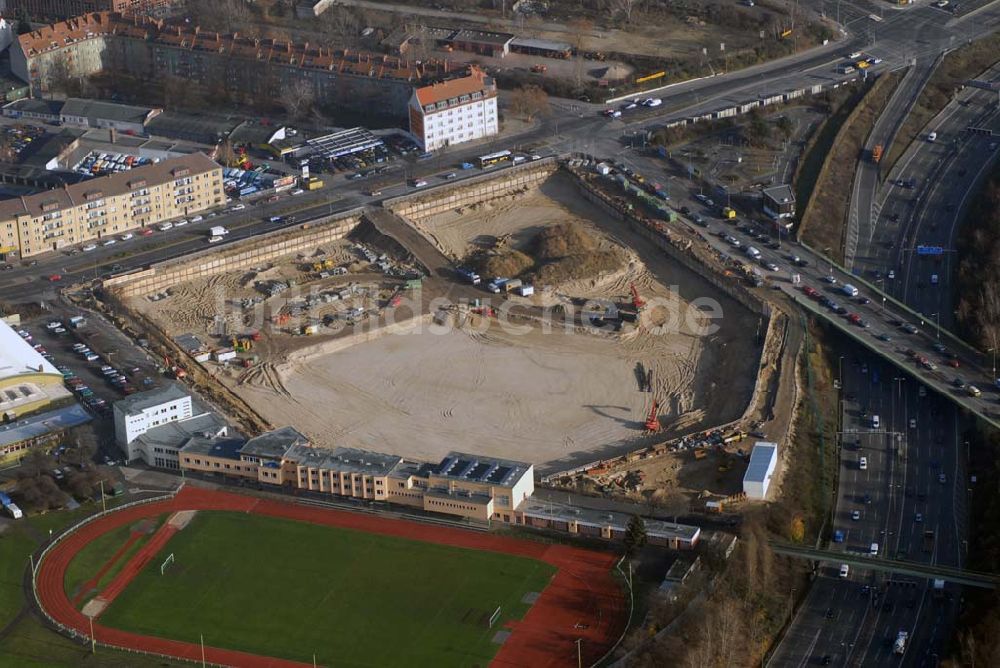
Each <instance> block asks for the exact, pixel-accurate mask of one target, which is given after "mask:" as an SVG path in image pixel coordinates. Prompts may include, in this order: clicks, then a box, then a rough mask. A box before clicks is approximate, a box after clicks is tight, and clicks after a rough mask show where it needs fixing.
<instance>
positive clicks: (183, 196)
mask: <svg viewBox="0 0 1000 668" xmlns="http://www.w3.org/2000/svg"><path fill="white" fill-rule="evenodd" d="M224 203H225V193H224V192H223V187H222V167H220V166H219V165H218V164H217V163H216V162H215V161H213V160H212V159H211V158H209V157H208V156H206V155H205V154H204V153H192V154H191V155H185V156H181V157H178V158H169V159H166V160H162V161H160V162H158V163H155V164H151V165H144V166H142V167H137V168H135V169H133V170H130V171H127V172H118V173H115V174H111V175H109V176H103V177H99V178H95V179H90V180H88V181H83V182H81V183H75V184H72V185H67V186H64V187H62V188H55V189H52V190H49V191H46V192H43V193H38V194H36V195H27V196H24V197H17V198H13V199H8V200H4V201H2V202H0V247H2V248H5V249H8V250H7V251H6V252H8V253H11V252H16V253H17V254H18V255H20V256H21V257H30V256H32V255H37V254H39V253H45V252H48V251H53V250H58V249H60V248H63V247H66V246H70V245H74V244H78V243H84V242H87V241H92V240H100V239H103V238H105V237H107V236H110V235H114V234H118V233H121V232H126V231H129V230H134V229H136V228H140V227H146V226H148V225H153V224H156V223H158V222H161V221H164V220H169V219H171V218H179V217H181V216H186V215H188V214H192V213H196V212H198V211H203V210H205V209H208V208H211V207H215V206H221V205H222V204H224Z"/></svg>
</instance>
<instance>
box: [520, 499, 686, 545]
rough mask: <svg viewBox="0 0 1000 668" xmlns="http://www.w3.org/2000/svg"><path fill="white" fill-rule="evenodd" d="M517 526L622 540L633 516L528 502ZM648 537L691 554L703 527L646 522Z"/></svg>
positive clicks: (563, 505)
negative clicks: (522, 525)
mask: <svg viewBox="0 0 1000 668" xmlns="http://www.w3.org/2000/svg"><path fill="white" fill-rule="evenodd" d="M517 518H518V519H517V523H518V524H524V525H525V526H530V527H535V528H537V529H553V530H555V531H563V532H566V533H570V534H575V535H579V536H587V537H590V538H604V539H606V540H622V539H624V537H625V533H626V531H627V527H628V523H629V521H630V520H631V519H632V516H631V515H629V514H628V513H620V512H614V511H608V510H596V509H592V508H581V507H578V506H571V505H568V504H565V503H557V502H549V501H540V500H537V499H531V500H528V501H527V502H526V503H525V504H524V505H523V506H522V507H521V508H520V509H519V510H518V511H517ZM643 523H644V524H645V526H646V537H647V539H648V541H649V542H650V543H651V544H653V545H662V546H665V547H669V548H671V549H674V550H690V549H693V548H694V547H695V545H697V544H698V539H699V538H700V537H701V527H696V526H692V525H689V524H677V523H675V522H664V521H662V520H655V519H650V518H643Z"/></svg>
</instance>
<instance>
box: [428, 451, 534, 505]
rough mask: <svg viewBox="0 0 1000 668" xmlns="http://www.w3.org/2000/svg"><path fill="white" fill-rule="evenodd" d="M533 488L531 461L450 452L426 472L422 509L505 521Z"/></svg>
mask: <svg viewBox="0 0 1000 668" xmlns="http://www.w3.org/2000/svg"><path fill="white" fill-rule="evenodd" d="M534 491H535V469H534V466H532V465H531V464H527V463H525V462H516V461H511V460H506V459H498V458H496V457H484V456H481V455H470V454H466V453H462V452H450V453H448V454H447V455H446V456H445V458H444V459H442V460H441V462H440V463H439V464H438V465H437V466H436V467H434V469H432V470H431V471H430V472H429V474H428V477H427V493H426V495H425V496H424V509H425V510H434V511H438V512H448V513H450V514H453V515H462V516H463V517H469V518H471V519H478V520H499V521H501V522H508V523H509V522H514V521H515V517H514V511H515V510H517V509H518V508H519V507H520V506H521V504H522V503H524V502H525V501H527V500H528V498H530V497H531V495H532V494H533V493H534Z"/></svg>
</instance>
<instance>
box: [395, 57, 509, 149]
mask: <svg viewBox="0 0 1000 668" xmlns="http://www.w3.org/2000/svg"><path fill="white" fill-rule="evenodd" d="M409 111H410V132H412V133H413V135H414V136H415V137H417V139H418V140H419V141H420V143H421V145H422V146H423V148H424V150H425V151H433V150H435V149H439V148H442V147H445V146H452V145H454V144H461V143H462V142H467V141H473V140H476V139H482V138H484V137H492V136H493V135H495V134H497V132H499V128H500V126H499V121H498V117H497V90H496V84H495V83H494V81H493V79H492V78H491V77H488V76H486V74H485V73H484V72H483V71H482V70H480V69H479V68H476V67H473V68H472V69H471V73H470V74H469V75H468V76H465V77H461V78H458V79H451V80H449V81H444V82H441V83H436V84H432V85H430V86H424V87H422V88H417V89H415V90H414V91H413V95H412V97H411V98H410V106H409Z"/></svg>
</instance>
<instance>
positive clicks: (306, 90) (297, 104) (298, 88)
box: [281, 79, 316, 120]
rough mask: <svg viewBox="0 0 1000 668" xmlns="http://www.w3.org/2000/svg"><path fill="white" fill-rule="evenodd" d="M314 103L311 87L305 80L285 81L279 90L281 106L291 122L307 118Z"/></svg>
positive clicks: (314, 94)
mask: <svg viewBox="0 0 1000 668" xmlns="http://www.w3.org/2000/svg"><path fill="white" fill-rule="evenodd" d="M315 102H316V92H315V90H314V89H313V85H312V83H311V82H309V81H308V80H306V79H293V80H292V81H287V82H285V83H284V85H283V86H282V88H281V104H282V105H283V106H284V107H285V111H287V112H288V115H289V116H290V117H291V118H292V119H293V120H302V119H304V118H308V117H309V116H310V115H311V114H312V112H313V107H314V105H315Z"/></svg>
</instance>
